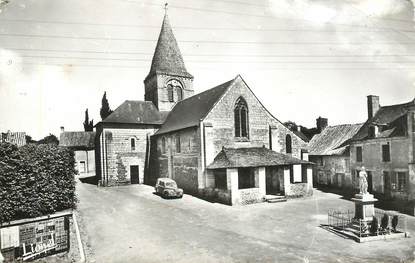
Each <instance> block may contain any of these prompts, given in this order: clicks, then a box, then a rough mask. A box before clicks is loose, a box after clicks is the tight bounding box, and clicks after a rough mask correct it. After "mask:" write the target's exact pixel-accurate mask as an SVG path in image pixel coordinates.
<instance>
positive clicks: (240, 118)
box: [234, 97, 249, 138]
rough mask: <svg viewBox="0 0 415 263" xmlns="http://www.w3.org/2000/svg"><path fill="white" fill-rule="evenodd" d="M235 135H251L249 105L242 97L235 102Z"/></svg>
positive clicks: (246, 136)
mask: <svg viewBox="0 0 415 263" xmlns="http://www.w3.org/2000/svg"><path fill="white" fill-rule="evenodd" d="M234 116H235V137H245V138H248V136H249V119H248V105H247V104H246V101H245V100H244V99H243V98H242V97H240V98H239V99H238V100H237V101H236V104H235V109H234Z"/></svg>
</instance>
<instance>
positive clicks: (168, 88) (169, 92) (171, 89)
mask: <svg viewBox="0 0 415 263" xmlns="http://www.w3.org/2000/svg"><path fill="white" fill-rule="evenodd" d="M167 96H168V97H169V101H170V102H173V101H174V98H173V85H170V84H169V85H167Z"/></svg>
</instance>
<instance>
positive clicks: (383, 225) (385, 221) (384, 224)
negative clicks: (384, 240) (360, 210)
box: [380, 214, 389, 230]
mask: <svg viewBox="0 0 415 263" xmlns="http://www.w3.org/2000/svg"><path fill="white" fill-rule="evenodd" d="M388 225H389V216H388V215H387V214H384V215H383V217H382V220H381V221H380V227H381V228H382V229H383V230H386V229H387V228H388Z"/></svg>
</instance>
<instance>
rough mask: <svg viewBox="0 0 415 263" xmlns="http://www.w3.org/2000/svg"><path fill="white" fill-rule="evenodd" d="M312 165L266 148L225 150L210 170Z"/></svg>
mask: <svg viewBox="0 0 415 263" xmlns="http://www.w3.org/2000/svg"><path fill="white" fill-rule="evenodd" d="M290 164H312V163H311V162H308V161H304V160H300V159H297V158H294V157H291V156H289V155H286V154H282V153H277V152H274V151H272V150H270V149H268V148H265V147H252V148H225V147H224V148H223V149H222V151H220V152H219V153H218V155H216V157H215V159H214V160H213V162H212V163H211V164H209V165H208V166H207V168H208V169H220V168H238V167H264V166H282V165H290Z"/></svg>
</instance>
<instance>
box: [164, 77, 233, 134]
mask: <svg viewBox="0 0 415 263" xmlns="http://www.w3.org/2000/svg"><path fill="white" fill-rule="evenodd" d="M234 80H235V79H232V80H230V81H227V82H225V83H223V84H221V85H219V86H216V87H214V88H211V89H209V90H206V91H204V92H202V93H199V94H196V95H193V96H192V97H189V98H187V99H184V100H182V101H179V102H178V103H177V104H176V105H175V106H174V108H173V109H172V110H171V112H170V113H169V115H168V116H167V118H166V121H165V122H164V124H163V125H162V126H161V128H160V129H159V130H158V131H157V132H156V134H163V133H167V132H171V131H175V130H180V129H184V128H189V127H194V126H197V125H199V121H200V120H201V119H202V118H204V117H205V116H206V115H207V114H208V113H209V111H210V110H211V109H212V107H213V106H214V105H215V103H216V102H217V101H218V100H219V98H221V96H222V95H223V94H224V93H225V91H226V90H227V89H228V87H229V86H230V85H231V84H232V83H233V81H234Z"/></svg>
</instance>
